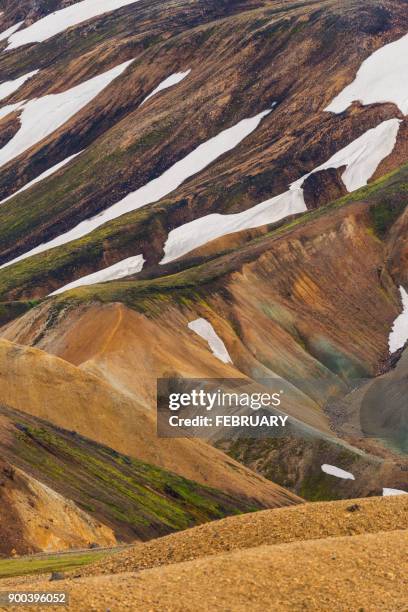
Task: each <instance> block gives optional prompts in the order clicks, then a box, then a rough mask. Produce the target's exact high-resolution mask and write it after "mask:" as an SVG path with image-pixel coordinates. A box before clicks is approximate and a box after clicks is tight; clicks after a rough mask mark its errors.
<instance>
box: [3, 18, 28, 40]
mask: <svg viewBox="0 0 408 612" xmlns="http://www.w3.org/2000/svg"><path fill="white" fill-rule="evenodd" d="M23 23H24V21H19V22H18V23H15V24H14V25H12V26H11V28H8V29H7V30H4V32H1V33H0V40H7V39H8V38H10V36H11V35H12V34H14V32H16V31H17V30H18V28H21V26H22V25H23Z"/></svg>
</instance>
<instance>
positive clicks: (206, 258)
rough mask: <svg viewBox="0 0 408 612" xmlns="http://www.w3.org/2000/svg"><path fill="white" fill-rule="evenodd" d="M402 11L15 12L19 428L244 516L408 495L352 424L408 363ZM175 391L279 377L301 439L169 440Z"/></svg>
mask: <svg viewBox="0 0 408 612" xmlns="http://www.w3.org/2000/svg"><path fill="white" fill-rule="evenodd" d="M407 8H408V5H407V2H406V1H405V0H383V1H381V2H380V1H377V0H368V1H366V2H361V1H359V0H328V1H316V2H303V3H297V2H290V1H275V0H259V1H256V2H255V1H252V0H242V1H240V2H232V1H228V0H225V1H220V0H207V1H205V2H204V1H201V0H168V1H167V0H164V1H163V0H160V1H158V0H149V1H148V0H138V1H137V0H135V1H133V2H131V1H130V0H100V3H99V4H98V3H95V2H92V1H91V0H82V1H81V2H75V1H74V2H72V1H66V2H64V1H62V0H55V1H51V0H50V1H46V0H44V1H41V0H35V1H34V0H33V1H30V2H28V1H24V2H23V1H22V0H3V1H1V0H0V11H1V13H0V200H1V203H0V301H1V307H0V322H1V325H2V327H1V329H0V333H1V336H2V338H3V340H2V341H1V343H0V364H1V379H0V403H2V404H3V405H5V406H7V407H8V409H12V410H13V409H14V410H18V411H21V413H26V414H29V415H30V419H36V418H40V419H43V420H45V421H46V422H48V423H49V424H48V425H47V427H49V428H51V427H60V428H63V429H64V431H65V430H74V431H76V432H78V434H79V435H81V436H84V437H85V438H86V439H88V438H89V439H93V440H94V441H95V443H97V444H99V445H101V448H111V449H113V451H115V452H118V453H121V454H123V455H124V456H126V457H128V456H129V457H132V460H139V461H143V462H146V463H147V464H149V465H157V466H160V468H162V469H163V470H165V471H166V473H167V471H168V472H169V473H171V474H172V473H176V474H178V475H180V476H181V477H184V478H187V479H190V480H192V481H196V482H197V483H201V484H204V485H208V486H210V487H212V488H215V489H220V490H222V491H224V492H225V493H226V494H227V495H229V496H231V500H232V501H230V502H229V504H230V506H228V507H229V508H230V507H232V506H233V505H234V502H233V500H235V499H237V498H238V499H239V500H240V504H241V506H240V508H241V510H242V509H245V508H248V507H250V506H251V507H252V506H256V507H260V506H262V507H264V506H271V507H272V506H274V505H284V504H286V503H296V502H298V501H299V498H298V497H297V495H300V496H301V497H304V498H307V499H327V498H335V497H356V496H358V495H373V494H381V492H382V489H383V488H384V487H390V488H396V489H402V490H403V489H404V488H405V489H406V486H407V471H406V465H407V460H406V455H404V454H403V452H401V448H402V449H403V446H401V444H399V442H400V440H395V441H394V442H395V444H384V443H382V442H381V440H378V439H376V438H375V437H373V438H370V437H366V438H363V437H362V436H361V435H360V432H359V431H357V430H356V428H355V427H354V425H355V421H356V419H357V418H358V417H356V415H358V414H359V410H360V408H361V406H360V403H359V402H360V399H359V398H361V396H362V395H363V394H364V390H365V389H366V388H367V387H366V386H365V385H369V384H370V381H373V380H375V379H376V378H377V377H378V376H380V375H381V376H382V377H386V380H391V381H392V380H393V376H394V374H393V372H394V368H395V366H396V364H397V365H398V363H400V362H399V359H400V356H401V354H403V351H404V344H405V342H406V340H407V338H408V334H407V336H406V337H405V336H404V334H403V333H401V334H400V335H399V336H398V338H397V340H398V342H397V344H398V349H397V352H395V350H394V348H395V347H394V342H393V343H392V349H393V350H391V349H390V346H391V343H390V334H392V333H393V326H394V325H396V319H397V318H398V317H401V316H402V317H403V316H404V315H403V314H401V312H402V311H403V303H402V296H403V293H402V291H403V290H404V287H407V286H408V267H407V262H408V251H407V248H408V244H407V238H406V236H407V232H406V228H407V223H408V218H407V213H406V203H407V185H408V166H407V165H406V164H407V163H408V139H407V128H408V122H407V114H408V104H407V100H408V88H407V85H406V72H407V69H408V60H407V58H408V11H407ZM196 320H200V321H201V320H205V321H206V322H207V323H208V324H209V327H210V328H211V329H212V333H213V334H215V335H216V336H217V337H218V338H219V339H221V341H222V343H223V345H224V348H225V351H226V354H227V355H228V359H220V358H219V355H217V354H214V353H213V351H212V350H211V343H209V342H208V341H207V340H208V338H206V337H202V336H200V335H199V334H197V333H195V332H194V331H193V330H192V329H191V328H190V327H189V324H190V323H191V322H192V321H196ZM402 328H403V325H402ZM399 329H400V327H398V330H399ZM395 330H396V331H395ZM398 330H397V328H396V327H395V328H394V333H398V334H399V332H398ZM30 347H34V348H30ZM391 353H393V354H391ZM404 364H405V357H404V355H403V358H402V359H401V363H400V365H399V368H400V369H399V370H398V371H399V372H402V374H401V376H402V377H404V376H405V369H404V367H405V366H404ZM166 376H179V377H191V378H201V377H202V378H239V377H246V378H248V379H250V380H253V381H257V380H259V379H263V380H266V379H268V378H274V377H276V376H280V377H282V378H284V379H285V380H287V381H288V382H289V383H291V384H292V385H294V386H296V387H297V388H298V392H299V398H301V399H300V401H299V402H297V404H296V406H291V407H290V409H291V411H292V412H291V414H292V416H294V417H296V419H297V423H298V425H297V429H296V431H293V432H291V434H290V435H289V436H287V437H286V438H284V439H273V440H257V441H251V440H234V441H225V440H217V441H216V445H217V446H218V447H219V448H218V449H216V448H214V446H210V445H209V444H206V443H205V442H203V441H198V440H183V439H176V440H163V439H159V438H157V435H156V424H155V401H156V398H155V392H156V391H155V385H156V379H157V378H159V377H166ZM361 379H364V380H365V381H366V382H364V383H359V384H360V385H363V387H362V389H360V390H359V394H357V395H355V394H354V393H350V390H353V385H354V384H355V382H354V381H356V380H361ZM367 379H368V381H367ZM315 380H318V381H323V382H324V385H323V387H324V388H325V389H330V393H329V394H327V393H325V392H323V391H321V392H318V391H316V387H315V386H313V384H312V383H311V381H315ZM302 381H303V382H302ZM323 387H322V388H323ZM27 418H28V417H27ZM61 435H62V434H61ZM64 436H65V434H64ZM85 438H84V439H85ZM397 442H398V444H397ZM84 444H85V443H84ZM87 444H88V443H87ZM98 452H99V451H98ZM15 454H18V453H17V451H15ZM23 460H24V457H23V456H22V455H21V454H20V461H21V462H23ZM9 461H10V462H11V463H13V464H14V463H15V464H16V465H17V463H18V461H17V460H16V457H15V456H14V458H10V459H9ZM238 462H239V463H238ZM240 464H241V465H240ZM323 464H330V465H333V466H338V467H339V468H342V469H345V470H348V471H349V472H350V473H352V474H353V475H354V480H351V479H346V480H343V479H339V478H337V477H336V476H333V475H330V474H327V473H324V472H323V471H322V469H321V466H322V465H323ZM244 465H245V466H246V467H244ZM19 469H25V470H26V471H27V470H28V473H29V474H30V477H35V478H36V479H38V480H39V481H41V473H39V471H38V470H37V471H36V473H35V474H33V473H32V472H31V471H30V470H32V467H30V466H28V465H26V462H25V463H24V465H23V464H21V468H19ZM148 477H149V474H148V475H147V478H148ZM47 478H49V476H47V475H46V474H44V476H43V480H44V483H46V480H47ZM275 483H278V484H279V485H281V486H284V487H287V488H288V489H290V490H291V492H289V490H285V489H283V488H281V486H277V485H276V484H275ZM48 484H49V485H50V486H54V485H55V483H48ZM57 484H58V483H57ZM194 486H199V485H194ZM56 490H57V492H58V494H61V495H66V496H67V498H68V499H71V500H72V499H73V500H74V501H75V502H76V503H78V504H79V507H80V499H79V500H78V499H77V498H76V497H75V494H74V493H75V492H74V491H73V490H72V489H71V490H65V489H61V490H58V487H57V488H56ZM121 503H123V500H122V501H121ZM126 503H127V502H126ZM228 512H229V510H228ZM228 512H227V511H226V513H228ZM211 517H212V516H210V515H206V516H205V517H203V516H201V515H200V519H199V520H205V519H206V518H211ZM96 519H97V520H98V521H101V523H103V524H105V525H106V528H107V529H114V528H115V525H114V524H113V522H112V517H111V516H110V515H109V513H106V512H105V513H104V511H103V508H102V509H101V508H99V509H98V514H97V515H96ZM96 519H95V520H96ZM116 527H117V526H116ZM153 531H154V529H153ZM146 533H149V532H148V530H147V531H146Z"/></svg>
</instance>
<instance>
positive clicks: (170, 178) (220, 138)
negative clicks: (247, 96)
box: [0, 110, 271, 268]
mask: <svg viewBox="0 0 408 612" xmlns="http://www.w3.org/2000/svg"><path fill="white" fill-rule="evenodd" d="M270 112H271V111H270V110H267V111H264V112H262V113H260V114H259V115H256V116H255V117H251V118H250V119H243V120H242V121H240V122H239V123H237V124H236V125H234V126H233V127H231V128H228V129H226V130H224V131H222V132H220V133H219V134H217V136H214V137H213V138H211V139H210V140H207V141H206V142H204V143H202V144H201V145H199V146H198V147H197V148H196V149H194V151H192V152H191V153H189V154H188V155H187V156H186V157H184V158H183V159H181V160H179V161H178V162H176V163H175V164H174V165H173V166H172V167H171V168H169V170H166V172H164V173H163V174H162V175H161V176H159V177H158V178H156V179H154V180H152V181H150V182H149V183H147V184H146V185H144V186H143V187H141V188H140V189H138V190H137V191H134V192H132V193H129V194H128V195H127V196H126V197H125V198H123V199H122V200H120V201H119V202H117V203H116V204H113V206H110V207H109V208H107V209H106V210H104V211H102V212H101V213H99V214H98V215H95V216H94V217H91V218H90V219H86V220H85V221H82V222H81V223H79V224H78V225H76V226H75V227H74V228H72V229H71V230H69V231H68V232H65V233H64V234H60V236H57V237H56V238H54V239H53V240H50V241H49V242H45V243H43V244H40V245H38V246H37V247H35V248H33V249H31V250H30V251H27V252H26V253H23V255H20V256H19V257H16V258H15V259H13V260H12V261H9V262H7V263H5V264H3V265H2V266H0V268H4V267H6V266H10V265H11V264H14V263H16V262H17V261H21V260H22V259H26V258H27V257H31V256H32V255H36V254H38V253H42V252H43V251H47V250H48V249H52V248H55V247H57V246H60V245H62V244H66V243H68V242H71V241H72V240H76V239H77V238H82V236H85V235H87V234H89V233H90V232H92V231H93V230H95V229H96V228H98V227H100V226H101V225H103V224H104V223H106V222H107V221H112V220H113V219H116V218H117V217H120V216H121V215H124V214H125V213H128V212H131V211H133V210H137V209H139V208H141V207H142V206H146V205H147V204H151V203H153V202H157V201H158V200H160V199H161V198H163V197H165V196H166V195H168V194H169V193H171V192H172V191H174V190H175V189H177V188H178V187H179V186H180V185H181V184H182V183H183V182H184V181H186V180H187V179H188V178H190V177H191V176H193V175H194V174H197V173H198V172H200V171H201V170H203V169H204V168H206V167H207V166H208V165H209V164H211V163H212V162H213V161H215V160H216V159H218V158H219V157H220V156H221V155H223V154H224V153H227V152H228V151H231V150H232V149H234V148H235V147H236V146H237V145H239V144H240V142H242V141H243V140H244V138H246V137H247V136H249V134H251V133H252V132H253V131H254V130H255V129H256V128H257V127H258V125H259V124H260V122H261V121H262V119H263V118H264V117H266V115H268V114H269V113H270ZM6 146H7V145H6ZM0 156H1V151H0ZM0 161H1V157H0Z"/></svg>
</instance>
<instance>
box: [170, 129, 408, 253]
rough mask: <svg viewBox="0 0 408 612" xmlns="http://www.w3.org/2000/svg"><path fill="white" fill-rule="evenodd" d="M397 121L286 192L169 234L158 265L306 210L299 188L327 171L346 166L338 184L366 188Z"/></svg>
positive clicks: (392, 143)
mask: <svg viewBox="0 0 408 612" xmlns="http://www.w3.org/2000/svg"><path fill="white" fill-rule="evenodd" d="M399 126H400V121H399V120H398V119H390V120H389V121H384V122H383V123H380V125H378V126H377V127H376V128H373V129H371V130H368V131H367V132H366V133H365V134H363V135H362V136H360V138H357V139H356V140H354V141H353V142H352V143H350V144H349V145H347V146H346V147H344V149H341V150H340V151H338V152H337V153H336V154H335V155H333V156H332V157H331V158H330V159H329V160H328V161H327V162H325V163H324V164H322V165H321V166H318V167H317V168H315V169H314V170H313V171H312V172H310V173H309V174H306V175H305V176H302V178H300V179H299V180H297V181H295V182H294V183H292V185H291V186H290V188H289V191H286V192H285V193H283V194H281V195H278V196H275V197H274V198H271V199H270V200H266V201H265V202H261V203H260V204H257V205H256V206H254V207H252V208H249V209H248V210H244V211H243V212H240V213H236V214H232V215H221V214H218V213H212V214H210V215H206V216H204V217H201V218H199V219H195V220H194V221H190V222H189V223H186V224H184V225H181V226H180V227H177V228H176V229H174V230H172V231H171V232H170V233H169V235H168V238H167V241H166V244H165V246H164V257H163V259H162V261H161V262H160V263H161V264H166V263H169V262H171V261H174V260H175V259H178V258H179V257H182V256H183V255H185V254H186V253H189V252H190V251H193V250H194V249H197V248H198V247H200V246H203V245H204V244H206V243H207V242H210V241H211V240H215V239H216V238H221V237H222V236H226V235H227V234H232V233H234V232H238V231H242V230H247V229H252V228H255V227H260V226H262V225H267V224H270V223H276V222H277V221H280V220H281V219H284V218H285V217H288V216H289V215H294V214H296V213H301V212H305V211H306V210H307V208H306V204H305V201H304V198H303V190H302V185H303V183H304V182H305V180H306V179H307V177H308V176H310V175H311V174H313V173H315V172H317V171H319V170H324V169H328V168H340V167H342V166H347V167H346V170H345V171H344V173H343V175H342V180H343V182H344V184H345V186H346V188H347V190H348V191H354V190H355V189H358V188H359V187H363V186H364V185H366V184H367V182H368V180H369V179H370V178H371V176H372V175H373V174H374V172H375V171H376V169H377V168H378V166H379V164H380V163H381V161H382V160H383V159H385V158H386V157H388V155H390V153H392V150H393V149H394V146H395V142H396V139H397V135H398V130H399Z"/></svg>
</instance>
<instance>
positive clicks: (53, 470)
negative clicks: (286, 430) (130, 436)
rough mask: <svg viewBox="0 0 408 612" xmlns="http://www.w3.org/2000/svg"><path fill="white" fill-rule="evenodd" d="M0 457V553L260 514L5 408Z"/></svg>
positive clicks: (146, 535)
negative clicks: (0, 507) (0, 463)
mask: <svg viewBox="0 0 408 612" xmlns="http://www.w3.org/2000/svg"><path fill="white" fill-rule="evenodd" d="M0 451H1V455H2V457H4V458H5V459H6V460H7V463H5V464H4V465H3V466H2V472H1V473H2V479H1V482H2V486H1V489H0V495H1V499H2V504H3V509H4V513H2V521H1V524H0V531H1V534H2V538H1V540H2V549H1V553H2V554H8V555H10V553H11V552H12V550H15V551H16V552H17V553H22V552H33V551H36V550H61V549H63V548H81V547H83V546H88V545H89V544H94V543H97V544H99V545H104V546H112V545H113V544H115V543H116V542H117V541H122V542H123V541H125V542H132V541H135V540H147V539H150V538H152V537H157V536H158V535H163V534H166V533H170V532H172V531H175V530H179V529H185V528H187V527H191V526H193V525H195V524H199V523H202V522H205V521H208V520H210V519H215V518H221V517H223V516H226V515H229V514H239V513H241V512H250V511H254V510H257V509H259V508H261V507H264V506H263V505H262V504H260V503H259V502H256V501H255V500H249V499H248V498H247V497H245V496H244V495H230V494H228V493H225V492H221V491H219V490H216V489H213V488H209V487H205V486H203V485H199V484H198V483H196V482H192V481H191V480H186V479H185V478H181V477H179V476H177V475H176V474H174V473H170V472H167V471H165V470H163V469H161V468H159V467H157V466H154V465H151V464H147V463H143V462H141V461H139V460H137V459H134V458H131V457H129V456H125V455H122V454H121V453H118V452H117V451H115V450H113V449H111V448H108V447H106V446H101V445H99V444H97V443H96V442H93V441H91V440H89V439H87V438H84V437H82V436H80V435H79V434H78V433H76V432H72V431H66V430H63V429H60V428H56V427H55V426H53V425H51V424H50V423H47V422H46V421H42V420H40V419H36V418H33V417H29V416H28V415H26V414H24V413H21V412H17V411H14V410H10V409H6V408H0ZM13 466H14V467H13ZM37 479H38V480H37ZM288 501H289V496H288ZM298 501H300V500H298ZM292 502H295V498H294V497H293V498H292ZM16 525H17V526H18V525H21V527H19V528H17V529H16Z"/></svg>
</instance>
